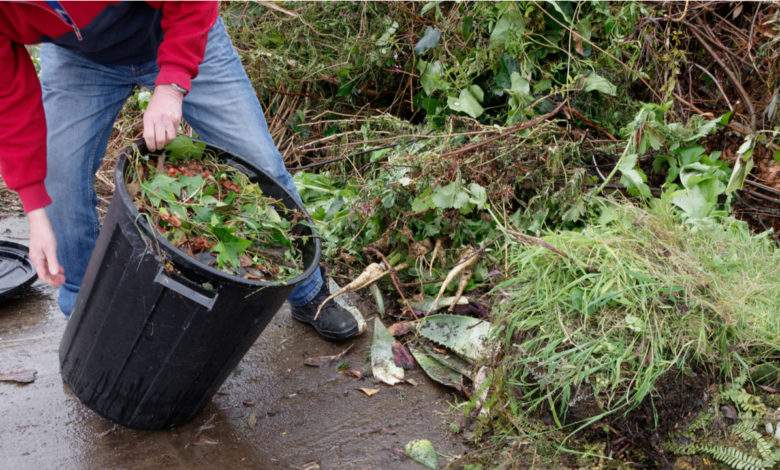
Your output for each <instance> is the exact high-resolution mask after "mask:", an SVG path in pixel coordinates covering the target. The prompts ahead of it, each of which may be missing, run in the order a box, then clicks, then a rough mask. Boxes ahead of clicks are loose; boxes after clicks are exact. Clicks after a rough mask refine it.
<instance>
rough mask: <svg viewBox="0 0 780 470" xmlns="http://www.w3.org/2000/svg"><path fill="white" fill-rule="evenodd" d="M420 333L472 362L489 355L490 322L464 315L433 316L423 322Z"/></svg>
mask: <svg viewBox="0 0 780 470" xmlns="http://www.w3.org/2000/svg"><path fill="white" fill-rule="evenodd" d="M419 331H420V334H421V335H422V336H424V337H425V338H427V339H429V340H431V341H433V342H434V343H436V344H439V345H441V346H444V347H445V348H447V349H450V350H452V351H454V352H456V353H458V354H460V355H461V356H463V357H464V358H465V359H467V360H469V361H471V362H479V361H481V360H484V359H485V358H486V356H487V354H488V346H487V336H488V334H489V333H490V322H487V321H484V320H479V319H477V318H472V317H464V316H462V315H449V314H440V315H431V316H429V317H425V318H424V319H423V320H422V321H421V323H420V328H419Z"/></svg>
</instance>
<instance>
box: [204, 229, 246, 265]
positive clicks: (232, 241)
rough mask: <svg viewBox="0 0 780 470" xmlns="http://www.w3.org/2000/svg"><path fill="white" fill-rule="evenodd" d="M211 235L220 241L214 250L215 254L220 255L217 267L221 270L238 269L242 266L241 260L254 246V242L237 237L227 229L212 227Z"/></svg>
mask: <svg viewBox="0 0 780 470" xmlns="http://www.w3.org/2000/svg"><path fill="white" fill-rule="evenodd" d="M211 233H213V234H214V236H215V237H217V240H219V243H217V245H216V246H215V247H214V249H213V250H214V252H216V253H218V254H217V265H218V266H219V267H220V268H225V267H229V268H232V269H238V267H239V266H240V265H241V262H240V261H239V258H240V257H241V255H243V254H244V253H245V252H246V250H247V249H248V248H249V247H250V246H252V241H251V240H246V239H243V238H239V237H237V236H235V235H234V234H233V231H232V230H230V229H229V228H227V227H220V226H216V227H214V226H212V227H211Z"/></svg>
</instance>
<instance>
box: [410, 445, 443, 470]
mask: <svg viewBox="0 0 780 470" xmlns="http://www.w3.org/2000/svg"><path fill="white" fill-rule="evenodd" d="M404 451H405V452H406V455H407V456H408V457H409V458H410V459H412V460H414V461H415V462H417V463H419V464H420V465H422V466H424V467H427V468H430V469H433V470H436V467H438V465H439V456H438V455H437V454H436V449H434V448H433V443H432V442H431V441H429V440H428V439H417V440H414V441H409V443H407V444H406V447H404Z"/></svg>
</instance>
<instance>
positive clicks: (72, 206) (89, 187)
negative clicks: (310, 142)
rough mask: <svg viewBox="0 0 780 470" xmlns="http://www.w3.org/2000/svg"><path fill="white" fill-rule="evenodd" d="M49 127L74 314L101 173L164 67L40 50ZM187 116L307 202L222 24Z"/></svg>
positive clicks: (308, 285) (62, 297)
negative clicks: (134, 108)
mask: <svg viewBox="0 0 780 470" xmlns="http://www.w3.org/2000/svg"><path fill="white" fill-rule="evenodd" d="M40 58H41V75H40V78H41V86H42V88H43V105H44V108H45V111H46V126H47V149H48V151H47V152H48V154H47V165H48V173H47V176H46V189H47V190H48V191H49V194H50V195H51V197H52V200H53V202H52V204H51V205H50V206H48V207H47V208H46V212H47V213H48V215H49V218H50V219H51V223H52V225H53V227H54V232H55V234H56V236H57V256H58V258H59V261H60V263H61V264H62V266H63V268H64V269H65V284H64V286H63V287H61V288H60V291H59V299H58V302H59V306H60V309H61V310H62V312H63V313H64V314H65V315H66V316H68V315H70V313H71V311H72V310H73V306H74V304H75V302H76V297H77V295H78V292H79V286H80V285H81V280H82V278H83V277H84V272H85V271H86V268H87V264H88V262H89V257H90V255H91V253H92V250H93V248H94V247H95V241H96V240H97V236H98V232H99V230H100V223H99V221H98V217H97V211H96V206H97V196H96V194H95V188H94V179H95V173H96V172H97V170H98V169H99V168H100V162H101V160H102V159H103V154H104V153H105V151H106V146H107V144H108V138H109V135H110V134H111V130H112V128H113V125H114V121H115V120H116V118H117V115H118V114H119V111H120V109H121V108H122V105H123V104H124V103H125V100H127V98H128V97H129V96H130V95H131V93H132V92H133V89H134V87H135V86H144V87H147V88H153V87H154V80H155V78H156V77H157V71H158V69H157V64H156V63H155V62H148V63H144V64H138V65H104V64H98V63H95V62H92V61H90V60H88V59H86V58H84V57H83V56H81V55H80V54H78V53H76V52H72V51H69V50H67V49H64V48H62V47H59V46H56V45H53V44H44V45H42V46H41V50H40ZM182 111H183V114H184V119H185V120H186V121H187V122H188V123H189V124H190V125H191V126H192V128H193V129H194V130H195V131H196V132H197V133H198V136H199V137H200V138H201V139H203V140H205V141H206V142H209V143H211V144H213V145H216V146H217V147H221V148H223V149H225V150H227V151H228V152H231V153H233V154H236V155H238V156H241V157H243V158H245V159H246V160H248V161H249V162H252V163H254V164H255V165H256V166H258V167H260V168H262V169H263V170H265V171H266V172H268V173H269V174H271V175H272V176H274V177H276V179H277V180H278V181H280V182H281V183H282V185H283V186H284V187H285V188H287V189H288V190H289V191H290V192H291V193H293V194H294V195H295V197H297V198H298V199H299V200H300V196H299V195H298V192H297V191H296V189H295V185H294V184H293V180H292V177H291V176H290V173H288V172H287V169H286V168H285V167H284V161H283V159H282V156H281V154H280V153H279V150H278V149H277V148H276V145H275V144H274V142H273V140H272V139H271V135H270V134H269V132H268V125H267V124H266V121H265V117H264V116H263V111H262V109H261V107H260V102H259V101H258V99H257V96H256V95H255V91H254V89H253V88H252V85H251V83H250V82H249V78H248V77H247V75H246V72H245V71H244V68H243V66H242V65H241V62H240V60H239V58H238V54H236V51H235V49H234V48H233V45H232V44H231V42H230V38H229V37H228V35H227V33H226V32H225V28H224V25H223V24H222V21H221V20H219V19H218V20H217V22H216V23H215V24H214V27H212V28H211V31H209V37H208V43H207V46H206V53H205V56H204V59H203V63H202V64H201V65H200V71H199V73H198V76H197V77H196V78H195V80H193V81H192V91H191V92H190V93H188V94H187V96H186V97H185V99H184V106H183V110H182ZM322 284H323V280H322V277H321V274H320V272H319V270H317V271H315V273H314V274H313V275H312V276H310V277H309V278H307V279H305V280H304V281H302V282H301V283H300V284H299V285H298V286H297V287H296V288H295V290H293V292H292V294H291V295H290V298H289V301H290V303H292V304H293V305H302V304H305V303H308V302H309V301H311V300H313V299H314V298H315V297H316V296H317V293H318V292H319V291H320V289H321V287H322Z"/></svg>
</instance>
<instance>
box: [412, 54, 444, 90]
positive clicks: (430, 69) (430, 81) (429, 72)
mask: <svg viewBox="0 0 780 470" xmlns="http://www.w3.org/2000/svg"><path fill="white" fill-rule="evenodd" d="M417 70H418V71H419V72H420V85H422V88H423V91H424V92H425V94H426V95H428V96H430V95H432V94H433V93H434V92H436V91H437V90H441V91H447V90H448V89H449V84H448V83H447V81H446V80H444V78H443V74H444V68H443V67H442V65H441V62H439V61H438V60H437V61H435V62H426V61H424V60H418V61H417Z"/></svg>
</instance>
